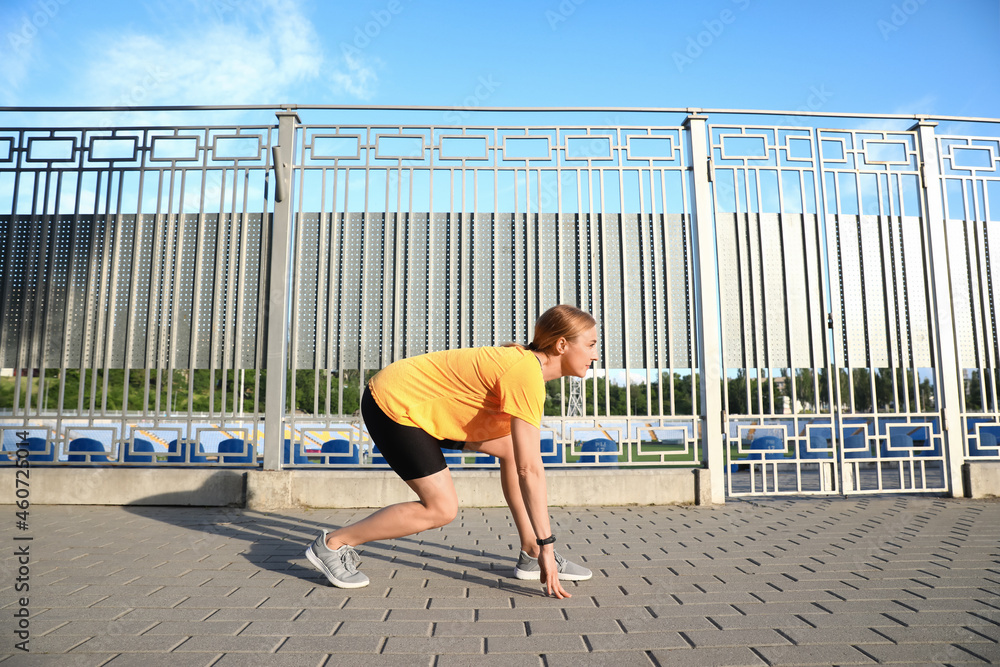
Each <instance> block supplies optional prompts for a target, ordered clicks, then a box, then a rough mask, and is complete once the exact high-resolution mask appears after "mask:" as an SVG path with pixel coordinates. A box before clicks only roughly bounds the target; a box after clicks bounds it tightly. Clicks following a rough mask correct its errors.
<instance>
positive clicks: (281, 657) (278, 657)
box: [112, 653, 377, 667]
mask: <svg viewBox="0 0 1000 667" xmlns="http://www.w3.org/2000/svg"><path fill="white" fill-rule="evenodd" d="M174 655H177V657H181V656H180V655H179V654H174ZM171 657H173V656H171ZM376 657H377V656H376ZM329 658H330V656H329V655H328V654H326V653H316V654H312V655H310V654H303V653H275V654H269V653H268V654H261V655H252V654H247V653H227V654H225V655H223V656H222V657H221V658H218V660H217V661H216V662H213V663H211V667H323V665H325V664H326V663H327V660H329ZM362 660H364V663H362ZM112 664H113V663H112ZM342 664H347V663H342ZM357 664H371V663H370V662H368V656H364V657H363V658H362V656H360V655H359V656H358V663H357ZM136 667H142V665H136Z"/></svg>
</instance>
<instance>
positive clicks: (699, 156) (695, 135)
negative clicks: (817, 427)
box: [684, 114, 726, 503]
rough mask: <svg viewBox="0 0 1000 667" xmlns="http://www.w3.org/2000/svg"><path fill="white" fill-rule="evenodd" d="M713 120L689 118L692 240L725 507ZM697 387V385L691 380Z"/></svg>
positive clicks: (715, 495)
mask: <svg viewBox="0 0 1000 667" xmlns="http://www.w3.org/2000/svg"><path fill="white" fill-rule="evenodd" d="M707 120H708V118H707V117H706V116H701V115H697V114H692V115H690V116H688V117H687V118H686V119H685V120H684V125H685V127H686V128H687V130H688V145H689V147H690V151H691V152H690V155H691V165H692V170H693V172H692V173H693V182H694V202H693V203H694V206H693V207H692V212H693V213H694V224H693V225H692V228H693V230H692V231H693V234H692V237H693V241H694V244H693V245H694V257H695V263H696V269H695V275H696V276H697V282H698V290H697V292H696V294H697V298H696V299H695V331H696V334H695V339H696V340H697V341H698V343H697V349H698V369H699V371H700V373H701V392H700V394H701V414H702V418H703V420H704V421H703V422H702V432H701V443H702V451H703V452H704V455H705V460H706V461H707V463H708V472H709V479H710V480H711V490H710V493H711V502H713V503H724V502H725V501H726V489H725V479H724V475H723V473H724V466H725V457H724V456H723V449H722V448H723V440H722V428H723V419H722V397H721V394H720V388H721V387H722V371H721V369H720V363H719V359H720V349H719V334H718V331H719V326H720V325H721V323H720V321H719V291H718V289H717V287H716V283H715V281H716V272H715V262H716V257H715V225H714V216H713V211H712V193H711V190H710V188H711V185H710V184H709V178H708V176H709V167H710V165H709V162H708V159H709V155H708V147H707V145H706V136H705V133H706V128H705V125H706V122H707ZM692 383H693V382H692ZM692 390H693V387H692Z"/></svg>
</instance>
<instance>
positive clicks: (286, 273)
mask: <svg viewBox="0 0 1000 667" xmlns="http://www.w3.org/2000/svg"><path fill="white" fill-rule="evenodd" d="M192 113H193V110H192ZM376 115H379V117H387V118H391V119H392V122H381V123H379V122H373V121H371V120H368V121H366V122H347V121H345V120H343V118H347V117H352V118H353V117H355V116H357V113H347V112H346V111H345V110H343V109H321V108H313V109H308V110H306V109H301V110H299V112H298V113H296V112H295V111H290V110H280V111H278V122H277V124H275V125H267V124H256V125H246V126H242V125H228V126H212V127H113V128H104V127H92V128H90V127H72V128H71V127H47V128H42V129H38V128H26V127H22V128H6V129H0V252H2V255H0V262H2V275H0V281H2V282H0V293H2V299H3V301H2V309H0V317H2V321H0V367H2V368H3V369H4V370H3V376H2V377H0V429H2V432H3V440H4V449H5V450H7V451H10V450H12V449H14V448H15V447H16V446H17V443H18V442H20V441H23V440H27V441H28V442H29V443H30V446H31V447H33V448H34V449H33V451H32V459H33V460H34V463H36V464H39V465H41V464H49V465H79V464H84V465H115V466H130V465H132V466H149V465H153V466H157V465H199V466H201V465H216V466H223V465H224V466H230V465H233V466H258V465H263V466H264V467H266V468H272V469H273V468H278V467H282V466H302V467H306V466H318V465H343V466H372V465H376V466H377V465H382V464H383V463H382V461H381V458H380V457H379V456H378V452H377V450H372V449H371V448H370V446H369V443H368V441H367V437H366V434H365V431H364V428H363V424H362V423H361V421H360V418H359V417H358V415H357V407H358V395H359V391H360V388H361V386H362V383H363V381H364V380H365V379H367V377H369V376H370V375H371V374H373V373H374V372H375V371H377V370H378V369H379V368H382V367H383V366H385V365H386V364H388V363H390V362H391V361H393V360H394V359H398V358H401V357H404V356H410V355H413V354H419V353H422V352H426V351H430V350H436V349H444V348H450V347H461V346H474V345H492V344H502V343H504V342H507V341H511V340H516V341H526V340H528V339H529V337H530V328H531V325H532V323H533V321H534V319H535V318H536V317H537V315H538V314H539V313H541V312H542V311H543V310H545V309H546V308H547V307H549V306H551V305H554V304H555V303H574V304H577V305H579V306H580V307H582V308H585V309H587V310H589V311H591V312H592V313H593V314H594V315H595V317H596V318H597V320H598V322H599V323H600V324H599V335H600V343H601V348H602V359H601V361H600V362H599V363H598V364H597V365H596V368H595V372H594V374H593V375H592V376H591V377H589V378H587V379H586V380H585V381H584V382H583V384H582V386H579V385H578V386H576V387H574V386H573V385H572V384H571V383H570V381H568V380H561V381H554V382H551V383H549V386H548V387H547V394H548V399H547V401H546V420H545V423H544V427H543V453H544V454H545V460H546V462H547V463H548V464H549V465H553V466H567V465H573V466H707V467H708V468H709V469H710V470H711V471H712V477H713V488H714V489H716V491H715V492H716V494H719V493H720V490H721V489H723V488H725V490H726V492H727V493H728V494H730V495H741V494H759V493H768V494H770V493H857V492H882V491H908V490H916V491H933V492H940V493H961V476H960V466H961V464H962V463H963V462H964V461H965V460H966V459H980V458H992V459H1000V445H998V444H997V441H998V439H1000V406H998V389H997V386H996V385H997V382H998V381H1000V375H998V371H997V364H998V361H1000V347H998V339H997V334H996V328H995V324H994V323H995V321H996V313H995V306H994V301H993V285H995V284H997V281H998V280H1000V269H998V268H997V266H996V263H991V258H990V252H989V244H990V241H991V239H996V238H997V237H998V234H1000V143H998V139H996V138H991V137H988V136H985V137H978V138H977V137H972V136H961V137H956V136H944V135H938V134H936V132H935V130H936V127H935V125H934V124H933V123H929V122H926V121H922V122H916V124H914V123H913V122H910V123H908V124H905V125H904V124H901V122H900V119H899V118H892V117H884V118H862V117H844V118H841V119H824V122H826V123H828V124H832V125H835V127H828V126H824V127H818V126H812V125H808V124H806V123H804V122H803V121H804V119H803V118H802V117H794V118H792V117H767V118H766V119H765V120H767V121H768V122H766V123H759V124H755V123H753V122H752V121H753V120H754V119H753V118H752V117H749V118H748V117H746V116H745V115H744V116H736V115H735V114H733V113H728V112H712V113H693V114H688V113H682V112H681V110H662V111H656V112H653V111H648V112H642V113H638V112H637V113H634V114H630V115H629V121H628V122H627V123H625V122H614V123H609V122H608V121H607V119H606V118H602V117H601V116H602V114H601V113H596V114H595V113H589V114H588V113H584V112H582V111H574V110H566V111H565V112H564V113H563V114H562V115H558V116H556V115H553V114H552V113H551V112H546V113H545V114H541V113H540V112H537V111H535V112H532V111H531V110H521V111H506V112H499V111H497V112H494V113H492V114H485V115H484V119H485V118H489V120H490V121H491V122H488V123H486V122H483V123H481V124H476V125H468V126H461V127H456V126H452V125H440V124H436V123H435V122H429V121H428V120H427V113H426V111H425V110H417V109H393V110H380V111H379V113H378V114H376ZM603 115H606V114H603ZM540 116H543V117H541V118H540ZM303 117H305V118H306V120H307V121H309V122H303ZM553 117H558V118H559V119H560V120H562V121H563V122H561V123H550V122H548V121H550V120H551V118H553ZM734 118H736V119H738V120H739V121H740V122H736V123H734V122H729V121H731V120H733V119H734ZM979 120H980V121H981V126H982V127H986V128H987V129H990V130H995V129H996V127H997V125H995V124H991V122H988V119H979ZM494 121H495V122H494ZM831 121H833V122H831ZM910 126H912V127H910ZM876 127H877V128H879V129H873V128H876ZM269 334H270V335H269ZM574 395H576V396H579V398H580V399H582V400H577V401H572V400H571V396H574ZM581 405H582V407H580V406H581ZM269 424H274V425H276V426H275V427H273V428H268V425H269ZM449 461H450V463H453V464H456V465H467V466H469V465H471V466H491V465H495V462H493V461H491V460H490V459H488V458H476V457H473V456H472V455H468V456H466V455H463V454H461V453H460V452H455V453H454V454H453V455H451V456H449ZM0 462H2V461H0ZM718 499H721V498H717V500H718Z"/></svg>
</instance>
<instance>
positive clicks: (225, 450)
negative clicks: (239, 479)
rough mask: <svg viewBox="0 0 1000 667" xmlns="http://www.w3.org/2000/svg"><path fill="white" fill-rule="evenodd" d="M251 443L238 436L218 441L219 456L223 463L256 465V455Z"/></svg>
mask: <svg viewBox="0 0 1000 667" xmlns="http://www.w3.org/2000/svg"><path fill="white" fill-rule="evenodd" d="M256 454H257V453H256V452H255V451H254V446H253V444H252V443H251V444H248V443H246V442H244V441H243V440H240V439H239V438H229V439H228V440H223V441H222V442H220V443H219V458H220V459H221V461H222V462H223V463H224V464H227V465H232V464H243V465H256V463H257V456H256Z"/></svg>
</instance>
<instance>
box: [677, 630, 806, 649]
mask: <svg viewBox="0 0 1000 667" xmlns="http://www.w3.org/2000/svg"><path fill="white" fill-rule="evenodd" d="M784 632H785V633H786V634H790V633H791V631H784ZM683 637H684V638H686V640H687V641H688V642H689V643H690V644H693V645H694V647H693V648H698V649H701V648H722V647H734V646H787V645H788V644H790V643H791V642H789V641H788V639H786V638H785V637H784V636H782V635H781V634H780V633H778V632H777V631H775V630H771V629H759V628H758V629H747V630H714V629H713V630H687V631H685V632H684V633H683Z"/></svg>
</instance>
